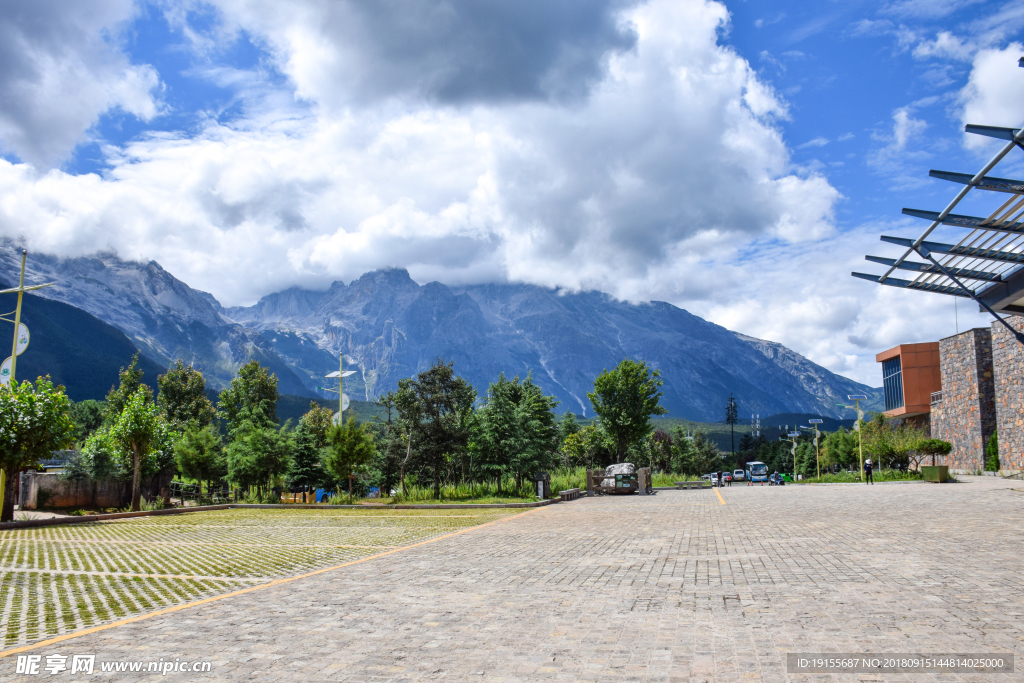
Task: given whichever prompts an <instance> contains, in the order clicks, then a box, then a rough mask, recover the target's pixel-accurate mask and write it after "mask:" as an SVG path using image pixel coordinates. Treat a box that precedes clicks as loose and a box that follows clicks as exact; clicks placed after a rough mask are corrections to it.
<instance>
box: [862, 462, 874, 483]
mask: <svg viewBox="0 0 1024 683" xmlns="http://www.w3.org/2000/svg"><path fill="white" fill-rule="evenodd" d="M871 469H872V468H871V458H868V459H867V460H865V461H864V483H865V484H871V485H872V486H874V485H875V478H874V477H872V476H871Z"/></svg>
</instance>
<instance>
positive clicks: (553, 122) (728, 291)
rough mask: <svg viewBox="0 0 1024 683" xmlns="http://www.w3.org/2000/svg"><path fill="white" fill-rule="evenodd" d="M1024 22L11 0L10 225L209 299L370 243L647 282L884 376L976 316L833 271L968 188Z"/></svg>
mask: <svg viewBox="0 0 1024 683" xmlns="http://www.w3.org/2000/svg"><path fill="white" fill-rule="evenodd" d="M1022 28H1024V2H1022V1H1017V2H1008V3H995V2H984V1H980V2H979V1H976V0H897V1H895V2H823V3H797V2H758V1H755V0H747V1H746V2H727V3H725V4H722V3H718V2H708V1H705V0H685V1H682V2H668V1H667V0H649V1H648V2H623V1H620V0H585V1H584V0H579V1H577V2H564V3H551V2H520V3H503V2H483V1H474V2H470V1H469V0H452V1H451V2H448V3H445V4H443V5H442V4H429V3H401V2H394V3H379V2H359V1H356V0H339V1H338V2H326V1H321V0H281V1H280V2H269V0H215V1H213V2H209V3H205V2H195V1H192V0H180V1H172V0H161V1H160V2H152V3H138V2H132V1H131V0H102V1H98V2H96V3H94V4H91V5H90V6H89V7H88V8H83V7H81V6H77V5H75V6H70V7H69V6H68V5H66V4H65V3H61V2H58V1H57V0H48V1H41V2H38V3H33V5H31V6H27V7H26V9H24V10H23V11H22V12H21V13H8V15H7V16H5V17H3V18H0V35H3V36H5V40H3V41H0V102H3V103H4V104H3V106H2V107H0V153H2V156H3V161H2V162H0V179H2V181H0V188H2V189H0V207H2V208H0V235H3V236H7V237H13V238H16V239H22V240H24V241H25V242H26V244H28V245H29V247H30V249H35V250H39V251H46V252H51V253H59V254H63V255H69V256H70V255H82V254H87V253H92V252H95V251H97V250H100V249H114V250H116V251H118V252H119V253H120V254H122V255H123V256H125V257H128V258H141V259H155V260H158V261H159V262H160V263H161V264H163V265H164V266H165V267H166V268H167V269H168V270H170V271H171V272H173V273H175V274H176V275H177V276H178V277H180V278H181V279H183V280H185V281H186V282H188V283H189V284H191V285H192V286H194V287H197V288H201V289H204V290H207V291H211V292H213V293H214V294H215V295H216V296H217V297H218V298H220V299H221V300H222V301H223V302H224V303H226V304H243V303H251V302H252V301H254V300H256V299H257V298H259V297H260V296H262V295H264V294H267V293H270V292H272V291H275V290H279V289H281V288H284V287H287V286H292V285H301V286H306V287H311V288H322V287H326V286H327V285H328V284H329V283H330V281H332V280H333V279H345V280H349V279H352V278H355V277H358V276H359V275H360V274H361V273H362V272H365V271H367V270H371V269H373V268H379V267H387V266H401V267H406V268H408V269H409V270H410V273H411V274H412V275H413V277H414V278H416V279H417V280H419V281H421V282H422V281H428V280H433V279H437V280H441V281H444V282H447V283H450V284H459V283H461V282H481V281H509V280H512V281H525V282H533V283H536V284H540V285H545V286H551V287H562V288H565V289H569V290H573V289H580V288H587V289H599V290H602V291H606V292H609V293H611V294H613V295H615V296H619V297H622V298H626V299H630V300H635V301H644V300H651V299H656V300H665V301H670V302H672V303H675V304H677V305H679V306H682V307H684V308H687V309H688V310H690V311H692V312H694V313H696V314H697V315H701V316H702V317H705V318H708V319H710V320H713V321H715V322H718V323H719V324H722V325H725V326H726V327H729V328H730V329H734V330H737V331H740V332H743V333H745V334H750V335H753V336H757V337H761V338H766V339H771V340H773V341H779V342H781V343H784V344H786V345H787V346H790V347H791V348H794V349H795V350H797V351H799V352H801V353H803V354H805V355H807V356H808V357H810V358H812V359H813V360H815V361H817V362H819V363H821V364H823V365H825V366H826V367H829V368H830V369H832V370H834V371H837V372H841V373H843V374H846V375H848V376H851V377H854V378H856V379H859V380H862V381H867V382H869V383H871V384H874V385H877V384H878V383H879V382H878V377H877V375H878V369H877V367H876V365H875V363H874V360H873V356H874V353H876V352H877V351H879V350H882V349H884V348H888V347H889V346H892V345H894V344H897V343H901V342H913V341H925V340H930V339H938V338H939V337H942V336H946V335H948V334H952V333H953V332H954V331H956V329H958V328H959V329H965V328H966V327H968V326H971V325H980V324H987V322H986V319H985V317H984V316H980V315H978V314H976V313H974V312H973V311H971V310H969V309H970V308H971V307H968V306H965V305H963V304H960V306H959V307H958V309H957V310H956V311H955V312H954V309H953V303H952V301H950V300H949V299H946V298H943V297H941V296H937V295H927V294H922V293H908V292H899V291H894V290H889V289H886V290H885V291H883V288H879V287H877V286H874V285H871V284H870V283H866V282H863V281H858V280H854V279H853V278H851V277H850V276H849V272H850V270H862V271H867V272H875V271H876V270H877V267H874V266H872V265H871V264H867V263H865V262H864V261H863V255H864V254H865V253H874V254H878V255H890V254H891V253H892V252H891V251H889V250H888V249H887V248H886V247H884V246H882V245H881V244H880V243H879V242H878V239H877V238H878V235H879V234H881V233H883V232H885V233H888V234H899V235H906V236H912V235H914V234H915V232H917V231H919V230H920V229H922V228H923V227H924V226H923V225H922V224H921V223H919V222H916V221H915V220H913V219H908V218H905V217H902V216H901V215H900V209H901V208H902V207H904V206H911V207H915V208H924V209H936V210H938V209H941V208H942V206H944V205H945V203H946V201H948V199H949V198H950V197H951V196H952V194H954V193H955V192H956V189H957V188H956V187H953V186H950V185H949V184H947V183H943V182H940V181H936V180H930V179H928V178H927V173H928V170H929V169H930V168H941V169H943V170H953V171H963V172H974V171H976V170H977V169H978V168H979V167H980V166H981V165H982V164H983V163H984V161H985V159H986V158H987V156H988V155H990V154H991V150H992V146H991V144H990V143H989V142H988V141H986V140H968V139H967V138H966V137H965V136H964V134H963V132H962V130H963V124H964V123H965V122H971V123H983V124H994V125H1018V124H1019V123H1020V121H1021V119H1022V118H1024V69H1020V68H1018V67H1017V65H1016V60H1017V58H1018V57H1019V56H1021V54H1022V48H1021V45H1020V42H1019V41H1020V40H1021V39H1022V35H1021V34H1022ZM1022 158H1024V157H1022ZM1022 172H1024V165H1022V164H1021V163H1020V159H1018V158H1017V157H1011V158H1010V159H1008V161H1007V162H1005V163H1004V165H1002V166H1000V168H999V174H1002V175H1004V176H1009V177H1013V174H1014V173H1022ZM986 201H989V202H991V200H990V199H989V198H985V197H981V198H979V199H978V200H973V199H972V200H971V202H968V203H966V204H965V205H964V208H966V209H968V210H969V211H967V212H973V211H977V212H983V211H984V210H985V208H986V206H987V205H986V204H985V202H986ZM965 309H967V310H965Z"/></svg>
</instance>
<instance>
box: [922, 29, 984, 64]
mask: <svg viewBox="0 0 1024 683" xmlns="http://www.w3.org/2000/svg"><path fill="white" fill-rule="evenodd" d="M977 49H978V48H977V46H976V45H974V44H972V43H971V42H970V41H966V40H964V39H962V38H959V37H957V36H955V35H953V34H952V33H951V32H949V31H939V33H938V34H937V35H936V36H935V39H934V40H923V41H921V42H920V43H918V44H917V45H916V46H915V47H914V52H913V54H914V57H916V58H917V59H931V58H945V59H955V60H958V61H970V59H971V57H972V56H973V55H974V53H975V52H976V51H977Z"/></svg>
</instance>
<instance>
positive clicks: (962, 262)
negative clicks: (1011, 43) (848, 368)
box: [851, 58, 1024, 344]
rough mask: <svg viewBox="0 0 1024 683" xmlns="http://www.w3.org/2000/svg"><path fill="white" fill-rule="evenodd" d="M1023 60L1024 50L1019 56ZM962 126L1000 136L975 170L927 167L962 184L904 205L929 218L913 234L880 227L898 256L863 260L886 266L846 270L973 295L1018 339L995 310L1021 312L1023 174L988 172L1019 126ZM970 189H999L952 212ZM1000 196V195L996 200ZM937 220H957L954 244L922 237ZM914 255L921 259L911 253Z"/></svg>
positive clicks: (894, 283)
mask: <svg viewBox="0 0 1024 683" xmlns="http://www.w3.org/2000/svg"><path fill="white" fill-rule="evenodd" d="M1021 62H1022V64H1021V65H1022V66H1024V58H1022V59H1021ZM966 131H967V132H968V133H972V134H975V135H984V136H986V137H990V138H996V139H999V140H1005V141H1006V144H1004V145H1003V147H1002V148H1001V149H1000V150H999V152H998V153H996V155H995V156H994V157H992V159H991V160H989V162H988V163H987V164H985V166H984V167H983V168H982V169H981V170H980V171H978V172H977V173H976V174H974V175H970V174H967V173H954V172H950V171H931V172H929V175H930V176H931V177H933V178H938V179H940V180H948V181H950V182H953V183H958V184H960V185H963V187H962V188H961V189H960V191H959V192H958V193H957V194H956V196H955V197H953V200H952V201H950V202H949V204H947V205H946V208H945V209H943V210H942V211H924V210H920V209H903V213H904V214H905V215H908V216H914V217H916V218H922V219H924V220H927V221H928V222H929V226H928V228H927V229H926V230H925V231H924V232H923V233H922V234H921V236H920V237H918V238H917V239H913V240H912V239H907V238H903V237H890V236H888V235H882V241H883V242H887V243H889V244H895V245H898V246H901V247H904V251H903V254H902V255H901V256H900V257H899V258H896V259H891V258H883V257H880V256H866V257H865V258H866V259H867V260H868V261H871V262H873V263H879V264H882V265H884V266H888V269H887V270H886V271H885V273H884V274H883V275H881V276H879V275H870V274H868V273H856V272H855V273H851V274H852V275H853V276H854V277H859V278H862V279H864V280H870V281H872V282H877V283H878V284H882V285H887V286H890V287H902V288H904V289H919V290H922V291H926V292H936V293H938V294H948V295H950V296H959V297H964V298H970V299H974V300H975V301H976V302H977V303H978V305H979V306H981V308H982V309H984V310H986V311H988V312H989V313H991V314H992V315H993V316H994V317H995V318H996V319H997V320H998V321H999V322H1001V323H1002V324H1003V325H1005V326H1006V328H1007V329H1008V330H1010V332H1011V333H1012V334H1013V335H1014V337H1016V339H1017V340H1018V341H1019V342H1021V343H1022V344H1024V333H1022V332H1019V331H1018V330H1016V329H1014V328H1013V326H1012V325H1010V324H1009V323H1008V322H1007V321H1006V320H1004V319H1003V317H1002V316H1001V315H1000V313H1003V314H1006V315H1020V316H1024V180H1009V179H1007V178H997V177H994V176H990V175H988V174H989V172H990V171H992V169H993V168H995V166H996V165H997V164H998V163H999V162H1000V161H1002V160H1003V158H1004V157H1005V156H1006V155H1007V154H1009V153H1010V152H1011V151H1012V150H1013V149H1014V148H1015V147H1019V148H1020V149H1022V150H1024V129H1020V128H1000V127H997V126H976V125H968V126H967V127H966ZM971 190H981V191H984V192H996V193H1001V194H999V195H996V196H997V197H998V199H999V200H1001V203H1000V204H999V207H998V208H997V209H995V210H994V211H992V213H990V214H989V215H988V216H987V217H984V218H982V217H978V216H963V215H960V214H955V213H953V209H954V208H956V205H957V204H959V203H960V202H961V201H962V200H963V199H964V197H966V196H967V193H969V192H970V191H971ZM1004 197H1005V201H1002V200H1003V198H1004ZM940 225H944V226H952V227H955V228H962V229H963V230H964V231H966V232H965V234H964V236H963V238H962V239H961V240H960V241H959V242H957V243H956V244H947V243H944V242H932V241H929V240H928V237H929V236H930V235H931V234H932V232H933V231H934V230H935V229H936V228H938V227H939V226H940ZM914 255H917V256H920V257H921V258H922V259H924V261H918V260H911V257H912V256H914ZM897 270H901V271H908V272H911V273H914V275H913V276H912V278H911V279H903V278H897V277H892V274H893V273H894V272H895V271H897Z"/></svg>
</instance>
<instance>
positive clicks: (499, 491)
mask: <svg viewBox="0 0 1024 683" xmlns="http://www.w3.org/2000/svg"><path fill="white" fill-rule="evenodd" d="M498 495H499V496H500V495H501V472H499V473H498Z"/></svg>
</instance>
